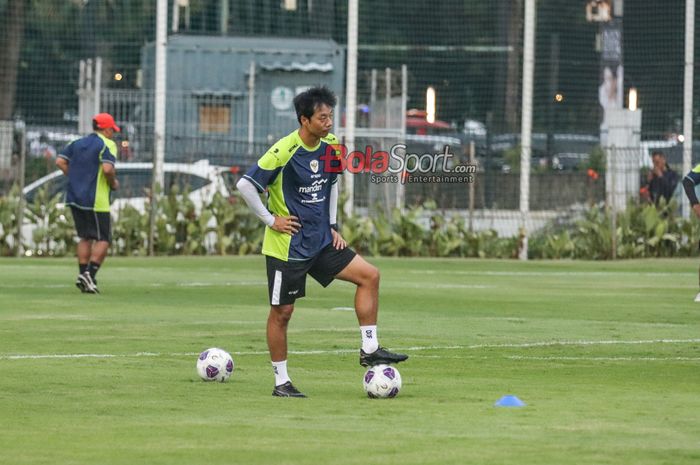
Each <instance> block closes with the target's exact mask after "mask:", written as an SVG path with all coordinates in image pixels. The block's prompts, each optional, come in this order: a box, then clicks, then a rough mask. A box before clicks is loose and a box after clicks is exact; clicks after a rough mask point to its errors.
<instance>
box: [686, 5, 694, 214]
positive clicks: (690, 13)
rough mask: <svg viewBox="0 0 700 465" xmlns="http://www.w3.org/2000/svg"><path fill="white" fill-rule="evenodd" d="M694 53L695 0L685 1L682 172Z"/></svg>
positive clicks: (689, 141)
mask: <svg viewBox="0 0 700 465" xmlns="http://www.w3.org/2000/svg"><path fill="white" fill-rule="evenodd" d="M694 55H695V0H686V2H685V77H684V83H683V174H685V173H687V172H689V171H690V169H691V164H692V161H693V78H694V76H693V75H694V73H693V66H694V64H695V63H694V61H695V60H694ZM689 215H690V204H689V203H688V199H687V198H686V197H685V196H683V217H684V218H688V216H689Z"/></svg>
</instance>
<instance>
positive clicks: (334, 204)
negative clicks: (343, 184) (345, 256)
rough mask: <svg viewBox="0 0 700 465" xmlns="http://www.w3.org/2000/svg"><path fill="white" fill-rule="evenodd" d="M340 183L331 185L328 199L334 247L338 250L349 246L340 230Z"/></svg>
mask: <svg viewBox="0 0 700 465" xmlns="http://www.w3.org/2000/svg"><path fill="white" fill-rule="evenodd" d="M338 197H339V196H338V183H337V182H334V183H333V184H332V185H331V195H330V198H329V199H328V201H329V206H328V217H329V219H330V224H331V235H332V236H333V247H335V248H336V249H338V250H341V249H344V248H345V247H347V246H348V244H347V242H345V239H343V236H341V235H340V233H339V232H338Z"/></svg>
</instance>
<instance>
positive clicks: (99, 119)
mask: <svg viewBox="0 0 700 465" xmlns="http://www.w3.org/2000/svg"><path fill="white" fill-rule="evenodd" d="M92 120H93V121H94V122H95V123H96V124H97V127H98V128H99V129H109V128H111V129H114V130H115V131H117V132H119V131H121V129H119V126H117V123H115V122H114V118H113V117H112V115H110V114H109V113H99V114H97V115H95V116H93V118H92Z"/></svg>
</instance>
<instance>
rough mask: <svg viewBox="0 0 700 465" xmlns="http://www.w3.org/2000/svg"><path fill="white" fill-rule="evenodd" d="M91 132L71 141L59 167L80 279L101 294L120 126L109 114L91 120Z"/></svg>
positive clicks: (87, 290) (82, 287) (81, 286)
mask: <svg viewBox="0 0 700 465" xmlns="http://www.w3.org/2000/svg"><path fill="white" fill-rule="evenodd" d="M92 128H93V129H94V130H95V132H93V133H92V134H90V135H88V136H85V137H83V138H82V139H78V140H76V141H74V142H71V143H70V144H68V145H67V146H66V148H64V149H63V151H62V152H61V153H60V154H59V155H58V158H56V166H57V167H58V168H59V169H60V170H61V171H63V174H64V175H66V176H68V187H67V188H66V204H67V205H69V206H70V209H71V212H72V213H73V222H74V223H75V229H76V232H77V235H78V237H79V238H80V241H79V242H78V270H79V272H78V278H77V279H76V281H75V285H76V286H77V287H78V289H80V290H81V291H82V292H84V293H88V294H98V293H99V291H98V289H97V279H96V275H97V271H98V270H99V269H100V266H101V265H102V262H104V259H105V257H106V256H107V251H108V250H109V244H110V242H111V241H112V230H111V225H110V215H109V205H110V199H109V194H110V192H111V191H112V190H116V189H118V188H119V181H118V180H117V172H116V170H115V169H114V163H115V162H116V157H117V144H115V143H114V141H113V140H112V138H113V137H114V133H115V131H116V132H118V131H119V126H117V125H116V123H115V122H114V118H113V117H112V115H110V114H109V113H100V114H98V115H95V116H94V118H93V119H92Z"/></svg>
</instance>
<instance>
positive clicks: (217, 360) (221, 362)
mask: <svg viewBox="0 0 700 465" xmlns="http://www.w3.org/2000/svg"><path fill="white" fill-rule="evenodd" d="M233 366H234V364H233V358H231V355H230V354H229V353H228V352H226V351H225V350H223V349H218V348H216V347H213V348H211V349H207V350H205V351H204V352H202V353H201V354H199V357H198V358H197V374H198V375H199V377H200V378H202V379H203V380H204V381H218V382H220V383H223V382H225V381H227V380H228V379H229V378H230V377H231V374H232V373H233Z"/></svg>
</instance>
